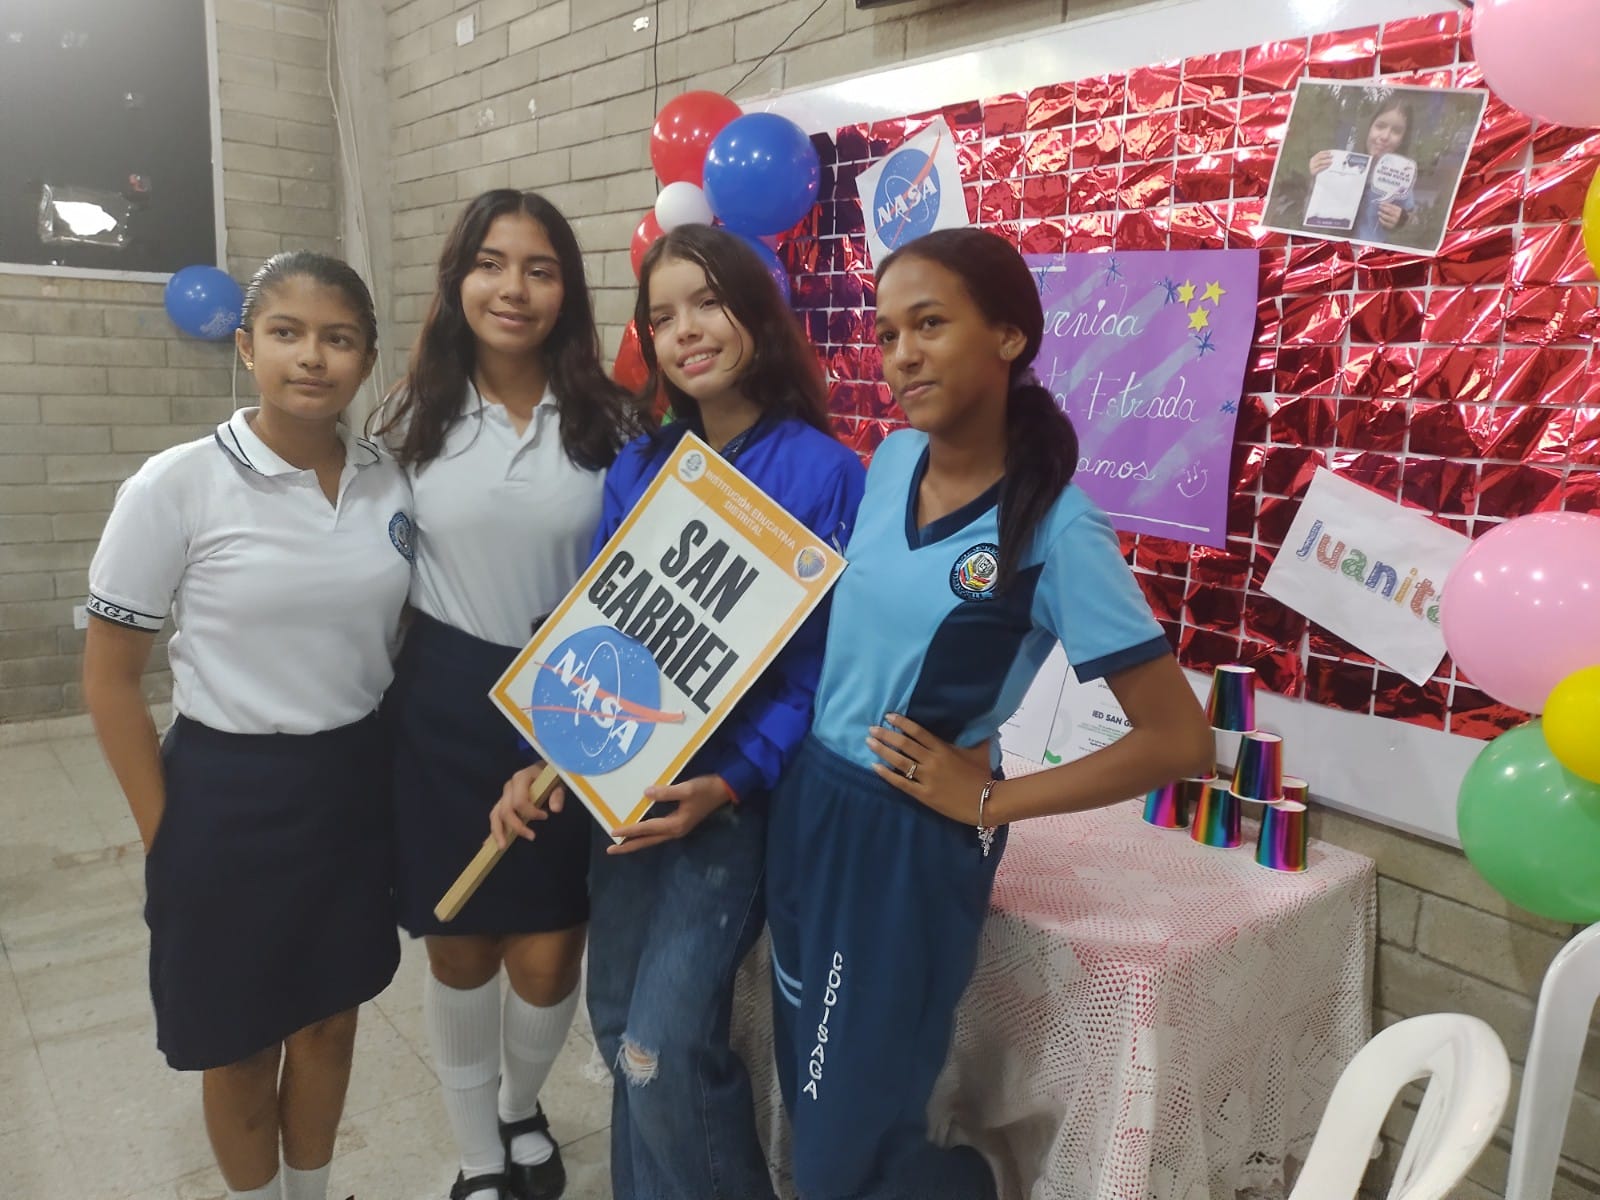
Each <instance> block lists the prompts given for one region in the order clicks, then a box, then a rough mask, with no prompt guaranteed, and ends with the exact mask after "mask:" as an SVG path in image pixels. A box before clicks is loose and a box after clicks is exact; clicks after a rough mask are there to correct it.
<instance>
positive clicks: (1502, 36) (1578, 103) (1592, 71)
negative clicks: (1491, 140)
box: [1472, 0, 1600, 128]
mask: <svg viewBox="0 0 1600 1200" xmlns="http://www.w3.org/2000/svg"><path fill="white" fill-rule="evenodd" d="M1472 50H1473V54H1474V55H1475V56H1476V57H1477V60H1478V65H1479V66H1480V67H1482V68H1483V77H1484V79H1485V80H1486V81H1487V82H1488V84H1489V87H1490V88H1491V89H1492V90H1493V91H1494V92H1495V93H1496V94H1497V95H1499V97H1500V98H1501V99H1502V100H1504V101H1505V102H1506V103H1507V104H1509V105H1511V107H1512V108H1517V109H1521V110H1522V111H1523V112H1525V113H1527V114H1528V115H1529V116H1532V117H1538V118H1539V119H1540V120H1541V121H1549V122H1551V123H1553V124H1556V125H1576V126H1579V127H1580V128H1583V127H1587V126H1590V125H1600V87H1597V86H1596V80H1600V4H1597V3H1595V0H1478V3H1477V7H1476V8H1474V9H1473V17H1472Z"/></svg>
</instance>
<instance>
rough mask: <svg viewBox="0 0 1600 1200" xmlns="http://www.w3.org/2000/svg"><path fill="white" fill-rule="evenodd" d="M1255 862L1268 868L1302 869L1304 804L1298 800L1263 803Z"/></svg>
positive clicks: (1304, 860) (1304, 851)
mask: <svg viewBox="0 0 1600 1200" xmlns="http://www.w3.org/2000/svg"><path fill="white" fill-rule="evenodd" d="M1256 862H1258V863H1260V864H1261V865H1262V866H1263V867H1266V868H1267V869H1268V870H1269V871H1304V870H1305V869H1306V806H1305V805H1304V804H1301V803H1300V802H1299V801H1298V800H1284V801H1282V802H1281V803H1278V804H1269V805H1267V811H1266V813H1265V814H1264V815H1263V816H1262V818H1261V836H1260V837H1259V838H1258V839H1257V841H1256Z"/></svg>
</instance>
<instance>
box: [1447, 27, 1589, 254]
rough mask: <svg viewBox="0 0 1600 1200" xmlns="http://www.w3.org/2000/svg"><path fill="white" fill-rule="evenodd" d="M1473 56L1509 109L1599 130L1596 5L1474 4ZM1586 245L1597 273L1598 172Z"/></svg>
mask: <svg viewBox="0 0 1600 1200" xmlns="http://www.w3.org/2000/svg"><path fill="white" fill-rule="evenodd" d="M1472 52H1473V54H1474V55H1475V56H1476V58H1477V60H1478V65H1479V66H1480V67H1482V68H1483V78H1484V80H1485V82H1487V83H1488V85H1489V86H1490V88H1492V89H1493V90H1494V92H1495V94H1496V95H1498V96H1499V97H1500V98H1501V99H1502V100H1504V101H1505V102H1506V103H1507V104H1509V105H1510V106H1511V107H1512V108H1515V109H1518V110H1520V111H1522V112H1524V113H1526V114H1527V115H1528V116H1530V117H1536V118H1538V119H1539V120H1541V121H1545V122H1547V123H1549V124H1552V125H1571V126H1574V127H1576V128H1579V129H1586V128H1589V127H1591V126H1600V87H1596V86H1595V81H1596V80H1600V4H1596V3H1595V2H1594V0H1478V2H1477V5H1476V6H1475V7H1474V9H1473V16H1472ZM1583 244H1584V248H1585V249H1586V250H1587V251H1588V252H1589V261H1590V262H1591V263H1593V264H1594V269H1595V271H1596V272H1597V273H1600V172H1597V173H1596V175H1595V177H1594V181H1593V182H1592V183H1591V184H1590V185H1589V199H1588V202H1587V203H1586V204H1585V205H1584V207H1583Z"/></svg>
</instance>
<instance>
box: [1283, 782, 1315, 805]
mask: <svg viewBox="0 0 1600 1200" xmlns="http://www.w3.org/2000/svg"><path fill="white" fill-rule="evenodd" d="M1283 798H1284V799H1285V800H1293V801H1294V802H1295V803H1296V804H1310V803H1311V785H1310V784H1309V783H1307V782H1306V781H1305V780H1304V779H1300V778H1297V777H1296V776H1294V775H1285V776H1284V777H1283Z"/></svg>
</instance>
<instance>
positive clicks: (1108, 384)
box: [1028, 250, 1259, 547]
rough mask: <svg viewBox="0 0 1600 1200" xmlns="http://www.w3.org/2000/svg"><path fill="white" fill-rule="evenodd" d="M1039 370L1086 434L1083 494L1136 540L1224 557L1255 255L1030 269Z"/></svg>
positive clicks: (1076, 260) (1053, 262) (1046, 260)
mask: <svg viewBox="0 0 1600 1200" xmlns="http://www.w3.org/2000/svg"><path fill="white" fill-rule="evenodd" d="M1028 265H1029V266H1030V267H1031V268H1032V270H1033V274H1034V279H1035V281H1036V282H1037V284H1038V286H1039V295H1040V298H1041V299H1042V300H1043V302H1044V314H1045V330H1044V343H1043V345H1042V346H1041V347H1040V350H1039V356H1038V358H1036V359H1035V360H1034V370H1035V371H1036V372H1037V373H1038V375H1039V379H1040V381H1041V382H1042V383H1043V384H1044V385H1045V387H1047V388H1049V389H1050V391H1051V392H1053V393H1054V394H1055V397H1056V403H1058V404H1060V405H1061V406H1062V407H1063V408H1064V409H1065V410H1066V412H1067V415H1068V416H1070V417H1071V418H1072V423H1073V425H1074V426H1075V427H1076V428H1077V431H1078V440H1079V443H1080V447H1081V450H1080V457H1079V460H1078V474H1077V476H1076V479H1077V483H1078V485H1079V486H1080V487H1082V488H1083V490H1084V491H1085V492H1087V493H1088V494H1089V496H1090V497H1091V498H1092V499H1093V500H1094V501H1095V503H1097V504H1099V505H1100V507H1101V508H1103V509H1105V510H1106V512H1107V513H1108V514H1110V516H1111V520H1112V523H1113V524H1114V525H1115V526H1116V527H1117V528H1118V529H1120V530H1123V531H1125V532H1129V533H1153V534H1160V535H1161V536H1163V537H1170V538H1176V539H1178V540H1179V541H1185V542H1194V543H1197V544H1200V545H1205V546H1217V547H1220V546H1222V545H1223V543H1224V542H1225V540H1226V529H1227V516H1228V463H1229V458H1230V456H1231V454H1232V451H1233V429H1234V421H1235V418H1236V417H1237V416H1238V411H1239V398H1240V395H1241V394H1242V392H1243V390H1244V372H1245V364H1246V361H1247V358H1248V355H1249V350H1250V344H1251V341H1252V337H1253V334H1254V332H1255V322H1256V278H1257V269H1258V266H1259V255H1258V253H1257V252H1256V251H1255V250H1135V251H1122V252H1117V253H1111V254H1067V255H1041V254H1035V255H1029V256H1028Z"/></svg>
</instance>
